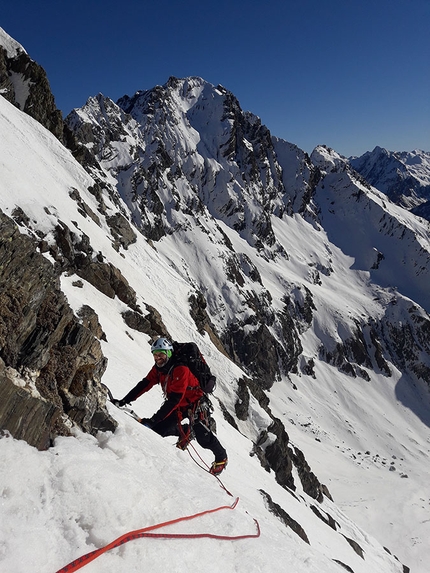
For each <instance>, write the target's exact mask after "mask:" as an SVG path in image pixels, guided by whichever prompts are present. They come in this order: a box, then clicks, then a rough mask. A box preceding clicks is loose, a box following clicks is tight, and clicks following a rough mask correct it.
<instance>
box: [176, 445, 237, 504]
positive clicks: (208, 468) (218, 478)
mask: <svg viewBox="0 0 430 573" xmlns="http://www.w3.org/2000/svg"><path fill="white" fill-rule="evenodd" d="M190 449H193V451H194V453H195V454H196V456H197V457H198V458H199V459H200V461H201V462H202V463H201V464H200V463H199V462H198V461H197V460H196V458H194V457H193V454H192V453H191V452H190ZM187 450H188V453H189V454H190V458H191V459H192V460H193V462H194V463H195V464H196V465H197V466H199V468H200V469H202V470H203V471H205V472H206V473H208V474H211V472H210V471H209V470H210V466H208V464H207V463H206V462H205V461H204V459H203V458H202V456H201V455H200V454H199V452H198V451H197V450H196V448H195V447H194V445H193V444H191V443H190V444H188V448H187ZM211 475H213V477H214V478H216V479H217V480H218V483H219V485H220V487H221V488H222V489H223V490H224V491H225V492H226V493H227V494H228V495H229V496H230V497H233V494H232V493H230V492H229V491H228V489H227V488H226V487H225V485H224V484H223V483H222V481H221V478H220V477H219V476H217V475H215V474H211Z"/></svg>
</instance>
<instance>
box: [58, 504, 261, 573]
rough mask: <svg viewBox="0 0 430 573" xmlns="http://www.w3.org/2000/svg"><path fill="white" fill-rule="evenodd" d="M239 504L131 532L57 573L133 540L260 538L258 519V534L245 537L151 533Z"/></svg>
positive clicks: (69, 571)
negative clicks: (145, 538) (146, 538)
mask: <svg viewBox="0 0 430 573" xmlns="http://www.w3.org/2000/svg"><path fill="white" fill-rule="evenodd" d="M238 503H239V498H236V500H235V501H234V502H233V503H232V505H222V506H220V507H216V508H214V509H207V510H205V511H201V512H200V513H195V514H194V515H186V516H183V517H178V518H176V519H172V520H170V521H165V522H163V523H158V524H156V525H150V526H149V527H144V528H143V529H137V530H135V531H130V532H129V533H126V534H125V535H122V536H121V537H118V539H115V541H112V542H111V543H109V544H108V545H105V546H104V547H101V548H100V549H96V550H95V551H91V552H90V553H87V554H86V555H82V556H81V557H78V558H77V559H75V560H74V561H72V562H71V563H69V564H68V565H66V566H65V567H63V568H62V569H59V570H58V571H57V573H73V572H74V571H77V570H78V569H80V568H81V567H84V566H85V565H87V564H88V563H90V562H91V561H94V559H97V557H99V556H100V555H102V554H103V553H106V552H107V551H110V550H111V549H114V548H115V547H120V546H121V545H124V543H127V542H128V541H132V540H133V539H139V538H141V537H150V538H163V539H201V538H209V539H220V540H226V541H237V540H240V539H250V538H256V537H260V526H259V523H258V521H257V520H256V519H254V523H255V527H256V532H255V533H248V534H244V535H218V534H215V533H150V532H152V531H154V530H155V529H160V528H162V527H166V526H168V525H173V524H175V523H180V522H183V521H190V520H191V519H196V518H198V517H202V516H203V515H208V514H210V513H215V512H216V511H221V510H223V509H232V510H233V509H235V508H236V506H237V504H238Z"/></svg>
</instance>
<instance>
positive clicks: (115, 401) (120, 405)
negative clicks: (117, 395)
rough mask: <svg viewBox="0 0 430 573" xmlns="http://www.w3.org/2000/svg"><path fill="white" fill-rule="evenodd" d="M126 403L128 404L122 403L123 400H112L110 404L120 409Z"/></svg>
mask: <svg viewBox="0 0 430 573" xmlns="http://www.w3.org/2000/svg"><path fill="white" fill-rule="evenodd" d="M127 403H128V402H124V400H112V404H114V405H115V406H118V408H122V407H123V406H125V405H126V404H127Z"/></svg>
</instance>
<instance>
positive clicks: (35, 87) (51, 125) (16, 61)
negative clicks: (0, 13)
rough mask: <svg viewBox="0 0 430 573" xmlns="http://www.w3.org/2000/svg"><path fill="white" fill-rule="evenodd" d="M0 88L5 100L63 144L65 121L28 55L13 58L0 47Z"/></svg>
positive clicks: (40, 70) (43, 74)
mask: <svg viewBox="0 0 430 573" xmlns="http://www.w3.org/2000/svg"><path fill="white" fill-rule="evenodd" d="M0 88H1V89H0V93H1V94H2V95H3V97H4V98H6V99H7V100H8V101H9V102H11V103H12V104H14V105H16V106H17V107H18V108H19V109H20V110H21V111H23V112H25V113H27V114H28V115H30V116H31V117H33V118H34V119H35V120H36V121H38V122H39V123H41V124H42V125H43V126H44V127H46V128H47V129H48V130H49V131H50V132H51V133H53V134H54V135H55V136H56V137H57V138H58V139H59V140H60V141H63V117H62V114H61V111H60V110H59V109H57V107H56V105H55V99H54V96H53V95H52V92H51V88H50V85H49V82H48V78H47V77H46V72H45V70H44V69H43V68H42V67H41V66H40V65H39V64H37V63H36V62H34V61H33V60H32V59H31V58H30V57H29V56H28V54H26V52H24V51H20V50H17V53H16V55H15V57H13V58H11V57H8V54H7V52H6V50H5V49H4V48H3V47H2V46H0Z"/></svg>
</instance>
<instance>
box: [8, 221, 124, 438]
mask: <svg viewBox="0 0 430 573" xmlns="http://www.w3.org/2000/svg"><path fill="white" fill-rule="evenodd" d="M0 268H1V271H2V272H1V276H0V358H1V360H2V366H3V367H2V372H1V378H0V386H1V390H0V394H1V395H2V397H3V398H4V399H2V400H1V402H0V426H1V428H2V429H6V430H8V431H10V432H11V433H12V435H14V436H15V437H17V438H20V439H24V440H26V441H28V442H29V443H31V444H32V445H35V446H36V447H38V448H41V449H43V448H45V447H48V446H49V444H50V443H51V441H52V439H54V438H55V436H56V435H59V434H64V435H67V434H68V433H69V431H70V430H69V428H70V426H71V424H72V423H75V424H77V425H78V426H79V427H80V428H81V429H83V430H84V431H86V432H91V433H95V432H97V431H98V430H112V431H113V430H114V429H115V422H114V421H113V420H112V419H111V418H110V416H109V415H108V413H107V410H106V407H105V403H106V397H105V395H104V392H103V390H102V387H101V385H100V380H101V377H102V375H103V373H104V371H105V369H106V359H105V358H104V356H103V354H102V351H101V346H100V342H99V339H98V338H97V336H103V333H102V332H101V329H100V325H99V324H98V320H97V318H96V316H95V313H94V312H93V311H91V309H88V308H87V309H83V310H82V313H81V318H78V317H76V316H74V314H73V312H72V310H71V309H70V307H69V306H68V303H67V300H66V297H65V296H64V294H63V293H62V292H61V290H60V284H59V277H58V274H57V273H58V270H56V269H55V268H54V266H53V265H52V264H51V263H50V262H49V261H48V260H47V259H46V258H45V257H44V256H43V255H42V254H41V253H40V252H38V250H37V244H36V242H35V241H34V240H33V239H31V238H30V237H28V236H27V235H23V234H21V233H20V232H19V230H18V228H17V226H16V225H15V223H14V222H13V221H12V220H11V219H10V218H9V217H7V216H6V215H4V214H3V213H0ZM18 378H19V379H20V380H24V381H27V382H26V384H27V385H26V387H24V388H22V387H20V386H17V385H16V384H14V379H18ZM31 419H33V423H30V422H29V420H31ZM35 421H37V423H35Z"/></svg>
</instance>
